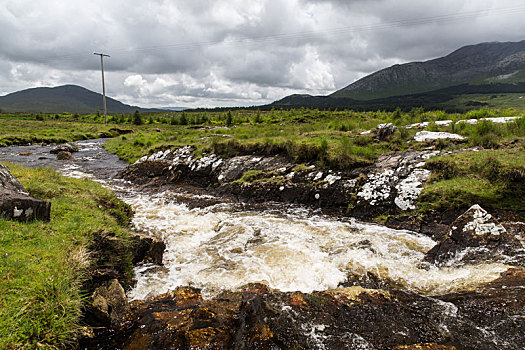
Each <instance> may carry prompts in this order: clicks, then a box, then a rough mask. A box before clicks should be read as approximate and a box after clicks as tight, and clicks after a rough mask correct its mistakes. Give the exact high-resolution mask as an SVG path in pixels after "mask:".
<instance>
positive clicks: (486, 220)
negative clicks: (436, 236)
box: [425, 204, 524, 266]
mask: <svg viewBox="0 0 525 350" xmlns="http://www.w3.org/2000/svg"><path fill="white" fill-rule="evenodd" d="M523 259H524V252H523V247H522V245H521V243H520V242H519V240H518V239H517V238H516V237H514V236H513V235H511V234H509V233H508V232H507V230H506V229H505V228H504V227H503V225H501V224H500V223H499V222H498V221H497V220H496V219H495V218H494V217H493V216H492V215H490V214H489V213H487V212H486V211H485V210H484V209H482V208H481V207H480V206H479V205H477V204H475V205H473V206H472V207H471V208H470V209H468V210H467V211H466V212H465V213H464V214H462V215H461V216H459V217H458V218H457V219H456V220H455V221H454V222H453V223H452V224H451V225H450V227H449V231H448V235H447V237H446V238H445V239H444V240H443V241H441V242H440V243H438V244H437V245H436V246H434V247H433V248H432V249H431V250H429V251H428V252H427V254H426V255H425V261H428V262H432V263H434V264H436V265H439V266H441V265H448V266H450V265H455V264H462V263H465V262H476V261H505V262H514V263H519V264H521V265H523V264H524V260H523Z"/></svg>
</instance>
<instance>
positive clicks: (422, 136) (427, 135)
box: [414, 130, 465, 142]
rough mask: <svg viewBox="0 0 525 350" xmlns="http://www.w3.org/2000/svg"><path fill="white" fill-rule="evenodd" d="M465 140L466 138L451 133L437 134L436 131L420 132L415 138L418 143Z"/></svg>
mask: <svg viewBox="0 0 525 350" xmlns="http://www.w3.org/2000/svg"><path fill="white" fill-rule="evenodd" d="M446 139H452V140H464V139H465V138H464V137H463V136H461V135H458V134H451V133H449V132H436V131H426V130H423V131H418V132H417V133H416V135H415V136H414V140H415V141H417V142H424V141H432V140H446Z"/></svg>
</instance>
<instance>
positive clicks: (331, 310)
mask: <svg viewBox="0 0 525 350" xmlns="http://www.w3.org/2000/svg"><path fill="white" fill-rule="evenodd" d="M523 285H525V270H523V269H511V270H509V271H507V272H506V273H504V274H503V275H502V276H501V277H500V278H499V279H497V280H495V281H493V282H490V283H488V284H485V285H483V286H480V287H479V288H478V289H476V290H472V291H465V292H461V293H453V294H447V295H441V296H436V297H425V296H421V295H417V294H415V293H411V292H407V291H401V290H388V291H387V290H379V289H365V288H363V287H360V286H353V287H347V288H340V289H335V290H329V291H325V292H315V293H312V294H305V293H299V292H289V293H284V292H280V291H277V290H270V289H268V288H267V287H266V286H264V285H257V284H254V285H248V286H246V287H245V288H244V289H242V290H240V291H236V292H231V291H225V292H222V293H221V294H219V295H218V296H216V297H214V298H212V299H208V300H206V299H204V298H203V296H202V295H201V293H200V290H198V289H194V288H190V287H179V288H177V289H176V290H174V291H173V292H171V293H167V294H163V295H160V296H158V297H155V298H153V299H150V300H147V301H137V302H134V303H132V305H131V312H130V313H129V314H127V315H126V317H125V318H124V319H123V320H122V323H121V324H120V325H119V326H118V327H116V328H115V329H113V330H111V331H103V332H101V333H100V334H99V335H98V337H95V338H92V339H85V340H84V342H82V343H81V348H90V349H127V350H131V349H477V350H479V349H502V348H505V349H521V348H522V344H523V342H524V341H525V332H524V330H525V318H524V317H525V294H524V293H523Z"/></svg>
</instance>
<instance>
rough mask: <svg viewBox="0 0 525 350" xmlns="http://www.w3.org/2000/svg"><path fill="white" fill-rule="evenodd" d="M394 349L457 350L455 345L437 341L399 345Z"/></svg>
mask: <svg viewBox="0 0 525 350" xmlns="http://www.w3.org/2000/svg"><path fill="white" fill-rule="evenodd" d="M392 350H456V347H455V346H448V345H439V344H436V343H424V344H411V345H399V346H396V347H394V348H393V349H392Z"/></svg>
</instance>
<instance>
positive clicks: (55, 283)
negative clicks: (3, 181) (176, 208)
mask: <svg viewBox="0 0 525 350" xmlns="http://www.w3.org/2000/svg"><path fill="white" fill-rule="evenodd" d="M8 167H9V168H10V170H11V172H12V173H13V175H14V176H16V177H17V178H19V180H20V181H21V183H22V184H23V185H24V186H25V188H26V189H27V190H28V191H29V193H30V194H31V195H34V196H37V197H40V198H42V199H46V200H49V201H51V203H52V204H51V221H50V222H39V221H35V222H31V223H19V222H15V221H9V220H5V219H2V218H0V247H1V248H0V348H1V349H25V348H43V349H55V348H64V347H69V346H71V345H73V344H74V342H75V339H76V337H77V335H78V331H79V327H80V317H81V307H82V302H83V298H84V297H85V295H84V293H85V292H86V289H85V288H86V286H87V285H88V281H87V277H88V271H89V270H90V269H92V268H94V266H93V265H94V264H95V263H96V262H95V261H94V258H93V256H92V253H91V252H90V251H89V249H88V247H89V246H90V245H92V244H93V239H94V237H95V236H96V235H97V234H99V233H101V232H112V233H114V234H115V235H116V236H117V237H120V238H121V239H122V240H123V242H126V237H128V231H127V229H126V228H125V227H123V226H122V224H124V223H125V222H127V220H128V219H129V218H127V214H126V211H127V209H126V206H125V205H124V204H123V203H122V202H120V201H119V200H117V199H116V198H115V197H114V195H113V194H112V193H111V191H110V190H108V189H105V188H103V187H101V186H100V185H99V184H97V183H95V182H93V181H90V180H78V179H71V178H65V177H62V176H60V175H59V174H58V173H56V172H55V171H53V170H50V169H36V170H34V169H27V168H23V167H20V166H16V165H12V164H8ZM118 258H119V260H120V261H118V264H122V266H124V268H125V269H127V271H128V272H129V273H130V272H131V257H129V256H128V257H126V256H121V257H118Z"/></svg>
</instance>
